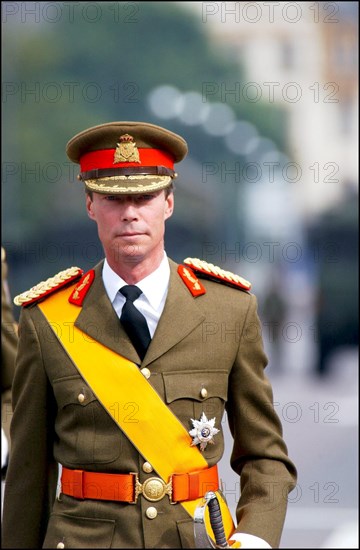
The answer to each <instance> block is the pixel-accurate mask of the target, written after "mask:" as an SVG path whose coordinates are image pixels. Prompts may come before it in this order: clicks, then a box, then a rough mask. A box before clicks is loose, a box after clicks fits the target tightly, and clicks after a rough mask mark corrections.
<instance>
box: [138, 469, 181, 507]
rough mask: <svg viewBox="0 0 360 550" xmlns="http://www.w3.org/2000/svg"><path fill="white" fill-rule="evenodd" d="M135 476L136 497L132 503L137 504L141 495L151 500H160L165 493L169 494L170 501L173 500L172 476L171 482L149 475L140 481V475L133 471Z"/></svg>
mask: <svg viewBox="0 0 360 550" xmlns="http://www.w3.org/2000/svg"><path fill="white" fill-rule="evenodd" d="M131 473H132V474H133V475H134V476H135V498H134V501H133V502H132V504H136V502H137V500H138V498H139V495H143V496H144V497H145V498H146V500H149V501H150V502H158V501H159V500H161V499H162V498H163V497H164V496H165V495H169V499H170V503H171V504H175V503H173V502H172V478H170V481H169V483H165V481H163V480H162V479H161V478H160V477H149V478H148V479H146V480H145V481H144V483H140V481H139V476H138V474H137V473H136V472H131Z"/></svg>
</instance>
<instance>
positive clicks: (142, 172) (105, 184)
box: [66, 122, 188, 194]
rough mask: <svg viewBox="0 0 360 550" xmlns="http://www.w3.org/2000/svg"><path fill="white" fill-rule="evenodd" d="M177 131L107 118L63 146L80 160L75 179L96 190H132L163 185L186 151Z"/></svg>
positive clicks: (149, 190)
mask: <svg viewBox="0 0 360 550" xmlns="http://www.w3.org/2000/svg"><path fill="white" fill-rule="evenodd" d="M187 151H188V147H187V143H186V141H185V140H184V139H183V138H182V137H181V136H179V135H177V134H175V133H173V132H170V131H169V130H166V129H165V128H162V127H160V126H156V125H155V124H150V123H147V122H109V123H106V124H100V125H98V126H93V127H92V128H88V129H87V130H84V131H83V132H80V133H79V134H77V135H75V136H74V137H73V138H72V139H70V141H69V142H68V143H67V146H66V153H67V155H68V157H69V159H70V160H71V161H73V162H76V163H78V164H80V174H79V176H78V179H80V180H82V181H83V182H84V183H85V187H86V188H87V189H88V190H90V191H94V192H96V193H104V194H105V193H106V194H134V193H149V192H154V191H158V190H160V189H165V188H166V187H168V186H169V185H170V184H171V181H172V179H173V178H174V177H176V175H177V174H176V173H175V171H174V164H175V163H176V162H179V161H181V160H182V159H183V158H184V157H185V156H186V154H187Z"/></svg>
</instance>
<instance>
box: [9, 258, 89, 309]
mask: <svg viewBox="0 0 360 550" xmlns="http://www.w3.org/2000/svg"><path fill="white" fill-rule="evenodd" d="M82 274H83V270H82V269H80V268H79V267H69V268H68V269H65V270H64V271H60V273H58V274H57V275H55V276H54V277H50V278H49V279H46V281H41V282H40V283H38V284H37V285H35V286H33V287H32V288H30V290H27V291H26V292H22V293H21V294H19V295H18V296H16V297H15V298H14V304H15V305H17V306H28V305H29V304H32V303H34V302H37V301H39V300H41V299H43V298H44V297H45V296H47V295H48V294H51V293H52V292H55V291H56V290H58V289H59V288H62V287H63V286H65V285H67V284H69V283H70V282H72V281H75V280H77V279H78V278H80V277H81V275H82Z"/></svg>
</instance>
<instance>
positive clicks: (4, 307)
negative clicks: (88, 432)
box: [1, 247, 18, 502]
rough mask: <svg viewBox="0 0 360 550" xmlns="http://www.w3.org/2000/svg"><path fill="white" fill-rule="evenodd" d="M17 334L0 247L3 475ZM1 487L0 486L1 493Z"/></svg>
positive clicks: (5, 266)
mask: <svg viewBox="0 0 360 550" xmlns="http://www.w3.org/2000/svg"><path fill="white" fill-rule="evenodd" d="M17 343H18V335H17V323H16V321H15V318H14V312H13V308H12V301H11V299H10V291H9V285H8V264H7V261H6V252H5V249H4V248H3V247H1V473H2V476H1V477H2V478H3V477H4V476H5V473H6V468H7V463H8V454H9V446H10V432H9V427H10V420H11V416H12V410H11V386H12V381H13V377H14V370H15V358H16V351H17ZM2 494H3V488H2V487H1V495H2ZM1 502H2V497H1Z"/></svg>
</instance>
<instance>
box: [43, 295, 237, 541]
mask: <svg viewBox="0 0 360 550" xmlns="http://www.w3.org/2000/svg"><path fill="white" fill-rule="evenodd" d="M71 290H73V288H71ZM69 294H70V293H69V288H66V289H64V290H59V291H58V292H56V293H54V294H53V295H51V296H49V297H48V298H47V299H46V300H45V301H44V302H41V303H39V304H38V306H39V308H40V309H41V311H42V312H43V314H44V315H45V317H46V319H47V320H48V322H49V324H50V326H51V327H52V328H53V330H54V333H55V334H56V336H57V337H58V339H59V340H60V342H61V344H62V346H63V347H64V349H65V350H66V352H67V353H68V355H69V357H70V358H71V360H72V361H73V363H74V364H75V366H76V368H77V369H78V370H79V372H80V374H81V376H82V377H83V378H84V379H85V380H86V382H87V383H88V384H89V386H90V387H91V389H92V390H93V392H94V394H95V395H96V397H97V398H98V399H99V401H100V402H101V403H102V405H103V406H104V407H105V409H106V410H107V412H108V413H109V414H110V416H111V417H112V418H113V420H114V421H115V422H116V424H117V425H118V426H119V427H120V428H121V430H122V431H123V432H124V433H125V434H126V436H127V437H128V438H129V439H130V441H131V442H132V443H133V445H134V446H135V447H136V448H137V449H138V451H139V452H140V453H141V455H142V456H143V457H144V458H145V460H147V461H148V462H150V464H152V466H153V467H154V469H155V470H156V471H157V473H158V474H159V476H160V477H161V478H162V479H163V480H164V481H165V483H167V482H168V480H169V478H170V476H171V475H172V474H173V473H185V472H188V471H189V467H188V465H189V464H190V465H191V471H196V470H202V469H205V468H208V463H207V462H206V460H205V458H204V457H203V455H202V454H201V452H200V451H199V449H198V448H197V447H194V446H193V447H192V446H191V441H192V440H191V437H190V435H189V433H188V432H187V431H186V429H185V427H184V426H183V424H182V423H181V422H180V421H179V419H178V418H177V417H176V416H175V415H174V414H173V413H172V412H171V410H170V409H169V408H168V407H167V406H166V405H165V403H164V402H163V401H162V399H161V398H160V396H159V395H158V393H157V392H156V391H155V390H154V389H153V388H152V386H151V385H150V384H149V382H148V381H147V380H146V379H145V377H144V376H143V375H142V374H141V372H140V370H139V368H138V366H137V365H136V364H135V363H133V362H132V361H129V360H128V359H126V358H125V357H122V356H121V355H118V354H117V353H115V352H114V351H112V350H110V349H109V348H107V347H105V346H104V345H102V344H101V343H99V342H97V341H96V340H93V339H92V338H91V337H90V336H88V335H87V334H85V333H83V332H82V331H81V330H79V329H78V328H77V327H75V326H74V323H75V320H76V318H77V316H78V313H79V309H78V307H77V306H75V305H73V304H71V303H69V301H68V297H69ZM54 327H56V328H55V329H54ZM218 498H219V504H220V507H221V510H222V515H223V521H224V528H225V533H226V536H227V538H229V537H230V535H231V533H232V532H233V531H234V523H233V519H232V517H231V514H230V511H229V509H228V507H227V505H226V503H225V501H224V499H223V497H222V495H221V494H218ZM200 503H202V499H197V500H193V501H186V502H182V503H181V504H182V506H183V507H184V508H185V510H186V511H187V512H188V513H189V514H190V515H191V516H192V517H194V513H195V509H196V508H197V506H198V505H199V504H200ZM207 528H208V532H209V533H212V530H209V528H210V526H209V524H208V518H207Z"/></svg>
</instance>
